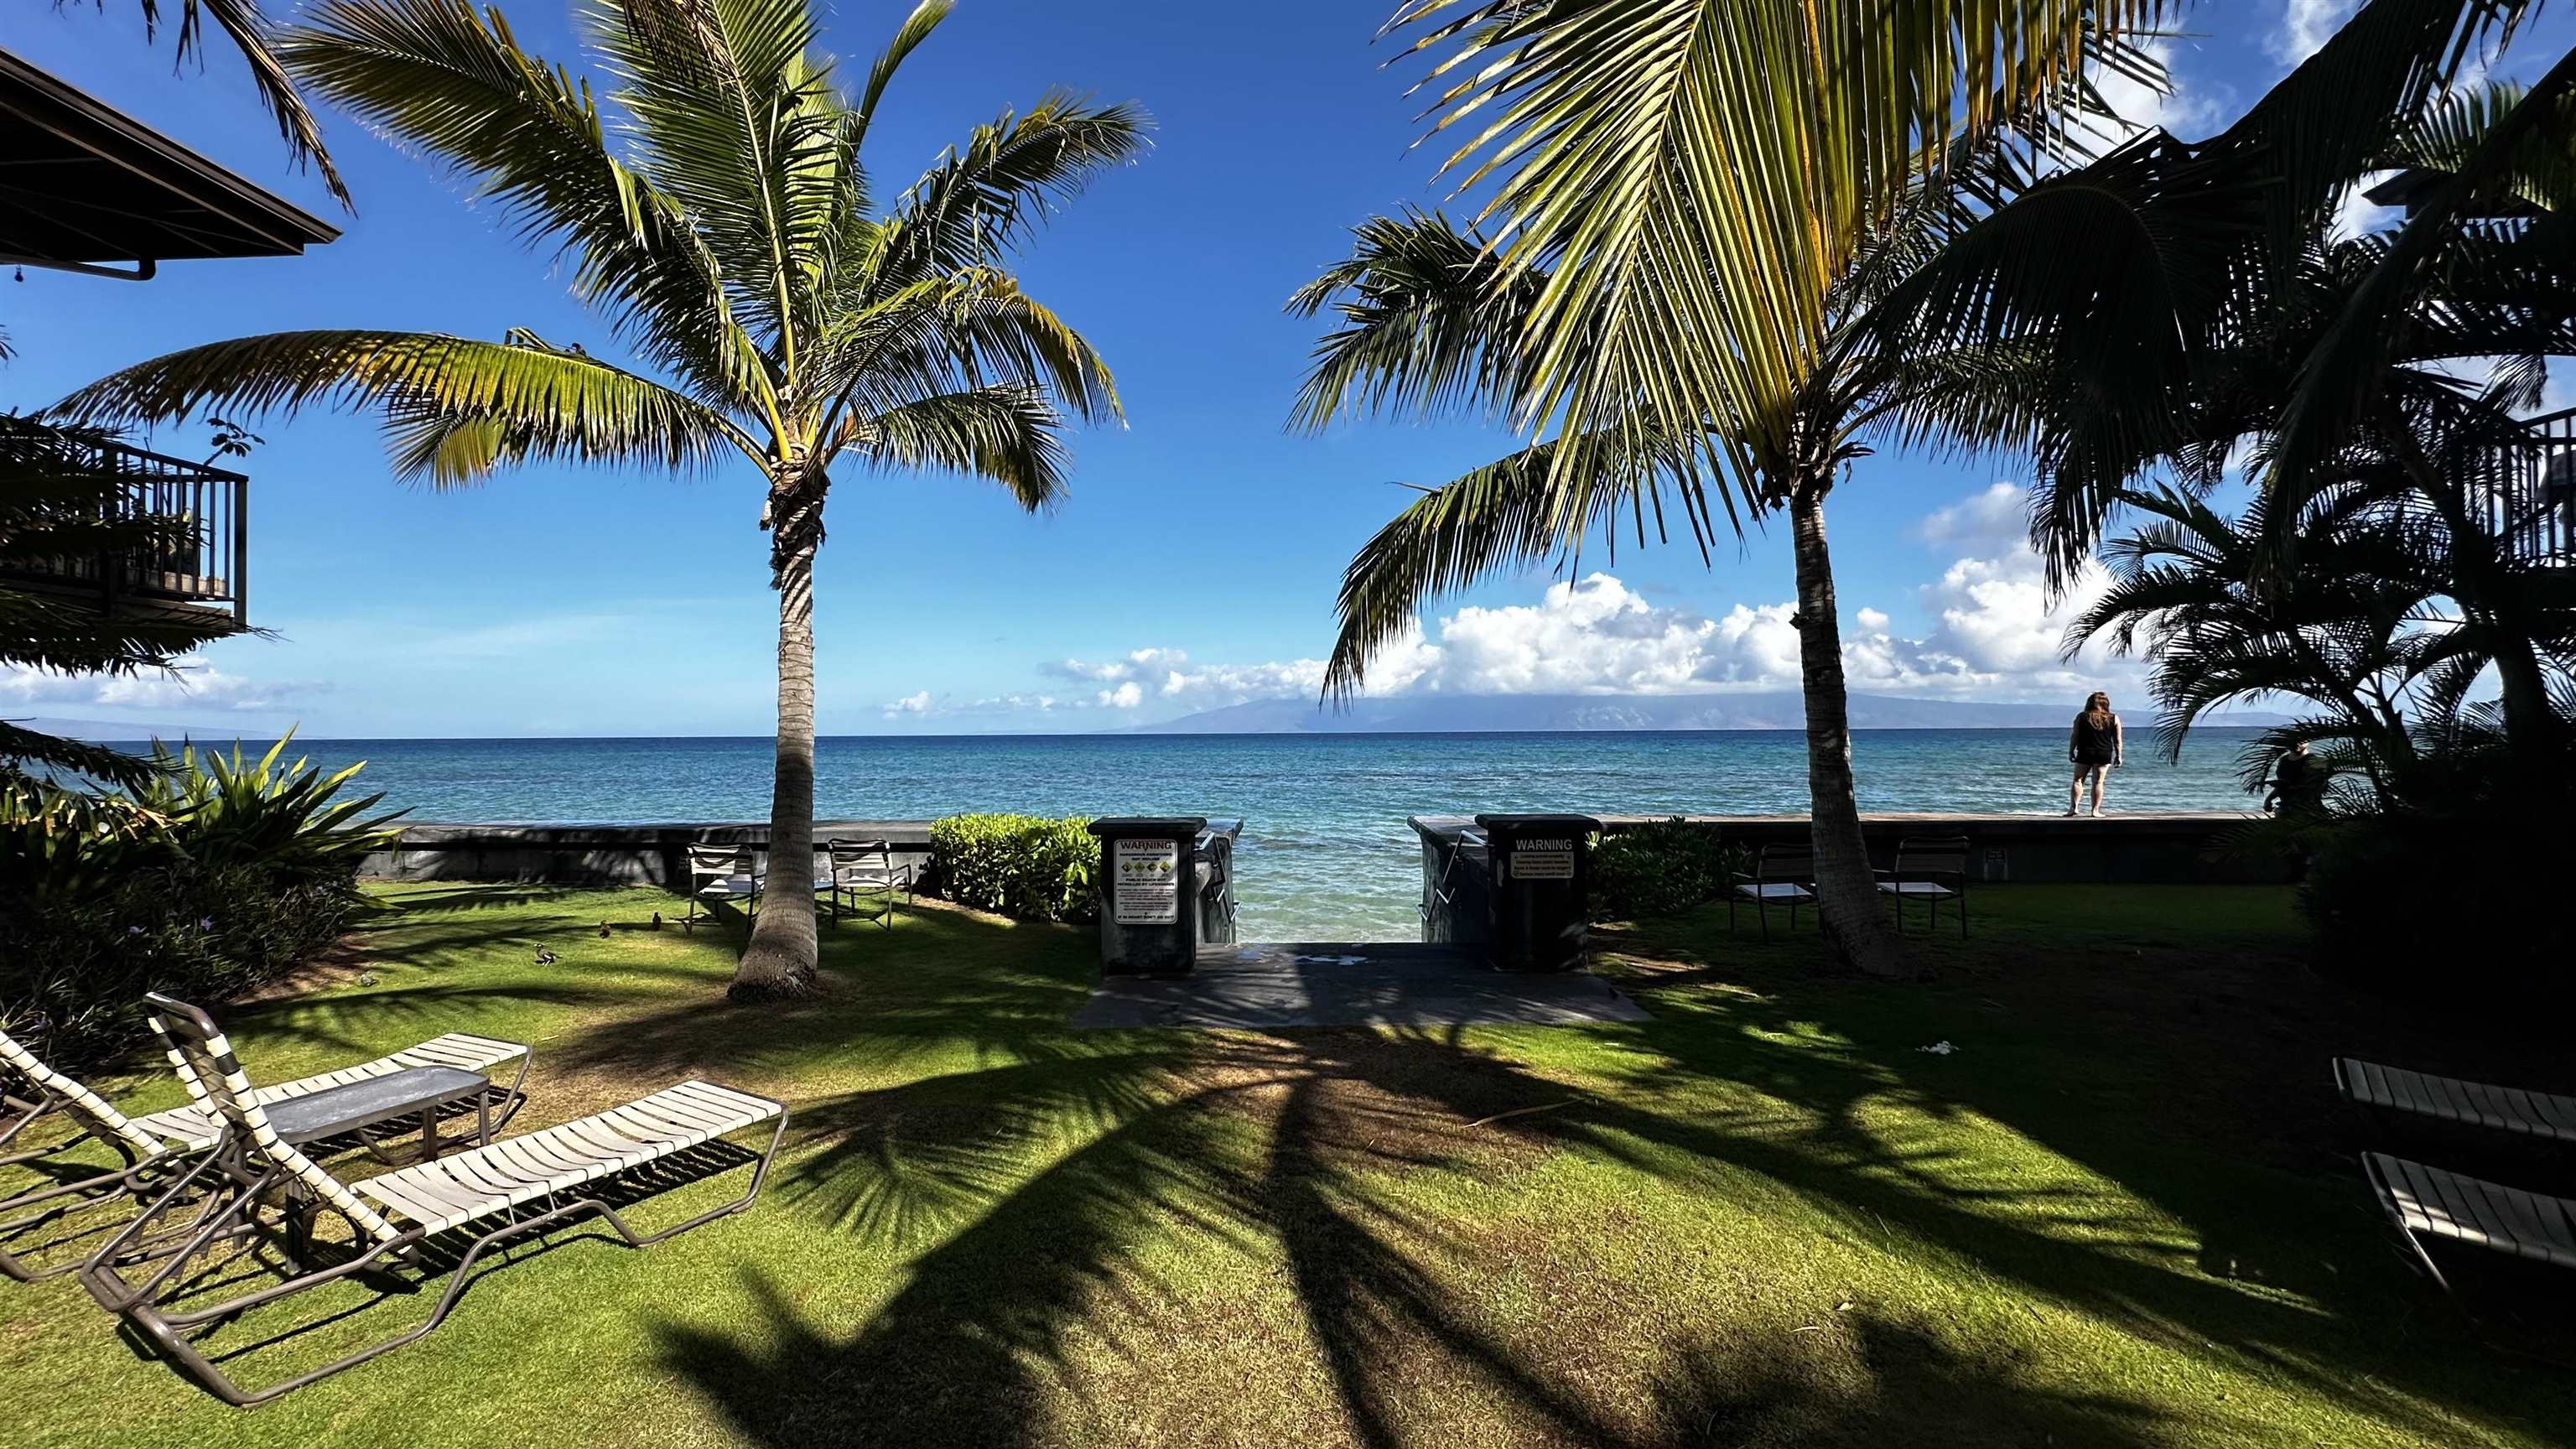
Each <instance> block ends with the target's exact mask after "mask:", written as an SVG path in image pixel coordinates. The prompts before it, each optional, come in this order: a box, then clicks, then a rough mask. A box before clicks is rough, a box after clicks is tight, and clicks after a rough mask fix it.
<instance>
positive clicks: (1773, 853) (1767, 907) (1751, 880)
mask: <svg viewBox="0 0 2576 1449" xmlns="http://www.w3.org/2000/svg"><path fill="white" fill-rule="evenodd" d="M1815 885H1816V852H1815V849H1814V847H1812V846H1810V845H1809V844H1808V843H1807V842H1805V841H1803V840H1801V841H1797V842H1795V843H1791V842H1788V841H1778V840H1775V841H1772V842H1770V843H1769V844H1767V845H1765V846H1763V847H1762V848H1761V849H1760V850H1759V851H1757V852H1755V853H1754V857H1753V873H1752V874H1751V875H1746V874H1745V873H1744V872H1742V871H1737V872H1736V873H1735V889H1733V890H1731V891H1729V892H1727V895H1726V929H1728V930H1730V931H1732V930H1734V929H1735V908H1736V907H1737V906H1740V905H1742V904H1744V903H1745V902H1747V901H1750V902H1752V903H1753V910H1754V914H1756V915H1758V916H1760V917H1761V919H1762V939H1763V940H1765V941H1768V940H1770V939H1771V907H1772V905H1773V904H1775V903H1779V904H1785V905H1787V906H1788V908H1789V929H1791V930H1793V931H1794V930H1796V929H1797V928H1798V908H1799V907H1800V906H1803V905H1807V904H1810V903H1812V902H1813V901H1814V900H1815V899H1816V892H1815Z"/></svg>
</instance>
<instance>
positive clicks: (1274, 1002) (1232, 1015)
mask: <svg viewBox="0 0 2576 1449" xmlns="http://www.w3.org/2000/svg"><path fill="white" fill-rule="evenodd" d="M1646 1019H1647V1016H1646V1012H1645V1009H1644V1008H1643V1007H1641V1006H1639V1005H1638V1004H1637V1003H1636V1002H1635V1001H1633V1000H1631V999H1629V997H1628V996H1627V995H1626V994H1625V993H1624V992H1621V991H1620V990H1619V989H1618V988H1616V987H1614V986H1612V985H1611V984H1610V983H1609V982H1607V981H1604V980H1602V979H1601V978H1600V977H1598V976H1594V975H1592V974H1591V973H1589V972H1584V971H1568V972H1560V973H1557V974H1553V975H1520V974H1514V973H1507V972H1501V971H1495V970H1493V969H1491V968H1489V967H1487V966H1486V965H1485V964H1484V962H1483V960H1482V959H1481V958H1480V957H1475V956H1470V955H1469V954H1467V953H1465V952H1463V951H1461V950H1459V949H1458V948H1456V947H1451V946H1426V945H1417V944H1414V943H1411V942H1399V941H1372V942H1367V943H1364V944H1359V945H1352V944H1347V943H1327V944H1312V943H1288V944H1278V945H1244V946H1210V947H1208V948H1206V949H1205V950H1203V951H1202V952H1201V953H1200V954H1199V962H1198V969H1197V970H1196V971H1194V972H1193V973H1191V974H1190V975H1189V976H1187V977H1182V978H1178V979H1171V980H1157V979H1151V978H1146V977H1138V976H1112V977H1109V978H1107V979H1106V980H1104V981H1102V982H1101V983H1100V985H1098V986H1097V987H1094V988H1093V989H1092V993H1091V999H1090V1000H1089V1001H1087V1002H1085V1003H1083V1005H1082V1007H1081V1008H1080V1009H1079V1010H1077V1011H1075V1012H1074V1014H1073V1025H1074V1026H1076V1027H1104V1028H1116V1027H1138V1026H1178V1027H1196V1028H1201V1029H1207V1030H1220V1029H1228V1028H1233V1029H1262V1028H1270V1027H1294V1026H1469V1025H1490V1024H1520V1025H1528V1026H1571V1025H1579V1024H1586V1023H1603V1022H1619V1021H1644V1020H1646Z"/></svg>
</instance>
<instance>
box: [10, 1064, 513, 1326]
mask: <svg viewBox="0 0 2576 1449" xmlns="http://www.w3.org/2000/svg"><path fill="white" fill-rule="evenodd" d="M513 1057H516V1058H517V1059H518V1063H519V1070H518V1074H517V1075H516V1076H514V1077H512V1078H511V1080H510V1085H508V1086H507V1087H501V1088H498V1089H497V1090H496V1091H494V1092H493V1093H492V1094H491V1096H490V1098H489V1100H488V1101H487V1102H486V1103H484V1104H482V1106H483V1109H484V1113H485V1115H486V1117H487V1118H489V1120H492V1121H494V1122H495V1123H499V1122H507V1121H508V1120H509V1119H510V1117H511V1115H512V1114H514V1113H515V1112H517V1110H518V1108H519V1106H520V1104H522V1103H524V1102H525V1101H526V1100H527V1099H526V1097H525V1095H524V1094H522V1093H521V1092H520V1090H519V1088H520V1085H521V1084H522V1083H523V1082H524V1081H525V1080H526V1079H527V1075H528V1048H527V1045H526V1044H525V1043H523V1042H514V1041H501V1040H498V1039H497V1038H493V1037H486V1036H475V1035H472V1034H471V1033H468V1032H449V1033H447V1034H446V1035H444V1036H438V1037H432V1038H431V1039H430V1040H428V1041H425V1042H421V1043H419V1044H417V1045H415V1046H408V1047H405V1048H403V1049H402V1050H401V1051H398V1052H395V1053H393V1054H392V1055H390V1056H383V1057H378V1058H376V1059H375V1060H374V1061H371V1062H361V1063H360V1064H358V1065H357V1066H354V1067H344V1068H342V1069H340V1070H338V1071H334V1072H324V1073H321V1074H319V1075H317V1076H310V1077H300V1078H298V1079H296V1080H294V1081H291V1082H283V1083H280V1084H278V1085H277V1086H274V1087H269V1088H265V1089H263V1090H262V1091H260V1092H259V1094H258V1100H259V1101H260V1103H261V1104H262V1105H268V1106H273V1105H277V1104H280V1103H284V1102H289V1101H293V1100H295V1099H297V1098H302V1097H310V1096H313V1095H315V1094H317V1093H321V1092H325V1091H329V1090H331V1089H334V1088H339V1087H346V1086H349V1085H351V1084H353V1083H357V1082H363V1081H371V1080H374V1079H377V1078H381V1077H387V1076H391V1075H392V1074H394V1073H396V1072H402V1071H408V1070H411V1069H413V1068H415V1067H450V1068H456V1069H459V1070H464V1071H472V1072H489V1071H490V1070H491V1069H492V1068H494V1067H496V1066H499V1065H501V1064H503V1063H505V1062H507V1061H509V1060H510V1059H511V1058H513ZM171 1064H172V1066H173V1067H176V1066H177V1065H178V1061H177V1058H176V1057H175V1056H173V1057H172V1059H171ZM0 1065H5V1066H6V1067H7V1068H8V1069H9V1070H10V1071H11V1072H12V1073H14V1074H15V1075H16V1076H17V1077H18V1078H19V1079H20V1080H21V1081H23V1082H24V1083H26V1090H27V1091H28V1092H29V1094H30V1099H21V1098H20V1097H18V1096H17V1095H15V1094H10V1095H9V1098H8V1100H9V1104H10V1105H9V1107H8V1108H7V1110H8V1111H9V1112H11V1113H12V1114H13V1115H12V1116H11V1119H10V1122H9V1125H8V1126H7V1127H6V1128H5V1129H0V1167H9V1166H20V1165H25V1166H30V1167H33V1166H38V1165H43V1166H48V1167H55V1166H59V1167H63V1168H69V1167H70V1166H71V1159H70V1158H69V1157H68V1156H67V1155H66V1154H68V1153H70V1152H72V1151H73V1150H75V1149H77V1148H78V1147H80V1146H81V1144H83V1143H85V1142H96V1143H99V1144H101V1145H103V1146H105V1147H107V1148H108V1149H109V1150H111V1151H113V1152H115V1153H116V1155H117V1158H118V1165H117V1166H116V1167H113V1168H108V1169H106V1170H104V1171H100V1172H96V1173H92V1174H89V1175H87V1176H83V1177H76V1178H69V1179H66V1180H60V1181H56V1182H53V1183H49V1184H46V1185H44V1186H40V1187H36V1188H31V1189H29V1190H27V1191H24V1192H21V1193H19V1194H17V1195H16V1196H13V1197H6V1198H0V1243H6V1242H8V1241H11V1240H12V1239H13V1238H14V1237H15V1236H16V1235H17V1234H19V1233H21V1232H24V1231H25V1230H26V1229H28V1228H31V1227H34V1226H37V1225H38V1224H39V1223H41V1222H42V1221H43V1220H44V1219H46V1218H47V1217H49V1216H51V1215H54V1214H56V1213H60V1212H65V1211H69V1210H71V1209H73V1208H76V1207H80V1206H84V1205H88V1204H92V1203H96V1202H100V1201H104V1200H105V1199H107V1198H109V1197H112V1196H115V1195H117V1194H119V1193H122V1194H125V1195H127V1196H131V1197H135V1198H137V1200H138V1204H139V1203H140V1201H141V1200H143V1197H144V1195H145V1194H148V1193H149V1192H151V1191H153V1190H154V1189H155V1185H156V1184H157V1183H159V1182H160V1181H162V1180H163V1179H165V1178H166V1177H167V1176H169V1175H170V1173H171V1172H172V1171H173V1170H175V1167H176V1166H177V1165H178V1164H181V1163H184V1162H187V1161H190V1160H193V1159H194V1158H195V1157H196V1156H197V1155H198V1154H200V1153H203V1152H204V1151H205V1150H206V1149H207V1148H210V1147H212V1146H213V1145H214V1144H215V1140H216V1139H217V1138H218V1137H219V1136H221V1135H222V1126H221V1124H220V1122H219V1121H218V1120H217V1118H216V1117H215V1114H214V1113H213V1112H212V1111H210V1110H208V1108H207V1107H206V1106H205V1104H204V1099H203V1098H202V1097H198V1098H196V1099H195V1100H192V1101H191V1102H190V1103H189V1104H188V1105H187V1106H184V1107H172V1108H170V1109H168V1110H167V1111H161V1112H153V1113H150V1114H147V1115H145V1116H141V1117H128V1116H126V1115H125V1113H123V1112H122V1111H119V1110H118V1109H117V1107H116V1106H115V1105H114V1104H113V1103H111V1102H109V1101H108V1100H107V1099H106V1098H104V1097H101V1096H100V1095H98V1094H97V1093H96V1092H93V1091H91V1090H90V1089H89V1088H88V1087H86V1086H83V1085H82V1084H81V1083H80V1082H79V1081H77V1080H75V1079H74V1078H72V1077H70V1076H68V1075H66V1074H64V1073H62V1072H58V1071H55V1070H54V1069H53V1068H52V1067H49V1066H47V1065H46V1064H45V1063H44V1062H43V1061H42V1060H41V1059H39V1058H38V1057H37V1056H36V1055H35V1053H33V1052H31V1051H29V1050H28V1049H27V1048H26V1046H25V1045H24V1044H22V1043H20V1042H18V1041H17V1040H15V1039H14V1038H12V1037H10V1036H9V1035H8V1034H7V1033H5V1032H0ZM182 1080H183V1081H184V1080H185V1077H184V1075H183V1077H182ZM192 1095H193V1094H192ZM493 1107H498V1108H499V1116H498V1117H491V1116H490V1112H491V1109H492V1108H493ZM56 1113H59V1114H61V1115H62V1116H64V1117H67V1118H69V1119H70V1120H71V1122H72V1124H73V1125H74V1126H75V1127H77V1128H78V1129H79V1130H78V1131H76V1132H74V1133H73V1134H72V1135H71V1136H69V1137H67V1138H64V1139H63V1140H62V1141H60V1142H56V1143H53V1144H50V1145H48V1146H46V1147H42V1148H38V1149H36V1150H33V1151H23V1152H7V1151H6V1150H5V1149H7V1148H8V1147H9V1146H10V1145H11V1144H12V1143H13V1142H14V1141H15V1140H16V1139H17V1138H18V1136H19V1135H20V1134H21V1133H23V1132H24V1131H26V1129H27V1128H29V1127H30V1126H32V1125H34V1124H35V1123H36V1122H37V1121H38V1120H40V1119H42V1118H44V1117H47V1116H51V1115H54V1114H56ZM355 1135H356V1137H357V1138H358V1140H359V1141H361V1142H362V1143H363V1145H365V1146H366V1147H367V1149H368V1150H369V1151H370V1152H372V1153H374V1154H375V1155H376V1156H378V1157H380V1158H381V1157H383V1156H384V1153H383V1151H382V1150H381V1147H380V1144H379V1143H378V1141H377V1140H376V1139H375V1138H374V1137H372V1136H369V1135H367V1134H366V1133H365V1132H364V1131H363V1129H362V1130H361V1131H359V1132H358V1133H357V1134H355ZM79 1266H80V1264H79V1263H77V1262H66V1263H62V1264H59V1265H56V1266H52V1267H48V1268H43V1269H37V1268H32V1267H30V1266H29V1265H28V1264H27V1263H26V1262H25V1261H24V1260H23V1259H22V1258H20V1257H18V1256H15V1255H13V1254H11V1253H10V1252H9V1251H8V1250H7V1249H6V1248H0V1277H8V1278H14V1279H16V1280H18V1281H20V1282H28V1281H32V1280H35V1279H40V1278H50V1277H54V1276H56V1275H57V1274H61V1273H67V1272H70V1271H72V1270H73V1269H75V1268H77V1267H79Z"/></svg>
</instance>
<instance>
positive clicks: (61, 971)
mask: <svg viewBox="0 0 2576 1449" xmlns="http://www.w3.org/2000/svg"><path fill="white" fill-rule="evenodd" d="M284 748H285V742H284V741H280V742H279V744H278V747H277V748H276V749H272V750H270V751H269V752H268V753H267V754H266V755H265V756H262V757H260V758H258V759H256V760H245V759H244V758H243V757H242V755H241V754H240V753H239V751H238V750H236V751H235V752H234V753H233V754H232V756H231V757H230V758H226V757H224V756H221V755H217V754H214V753H212V752H208V753H206V754H204V755H199V754H198V753H196V752H195V751H193V750H190V751H183V752H181V753H180V754H177V755H167V754H165V755H162V756H161V757H160V759H159V762H158V763H159V765H160V767H161V768H160V772H159V773H158V774H157V775H156V777H155V778H154V779H153V780H152V781H151V782H149V783H148V784H147V785H146V786H144V787H143V788H142V789H139V790H137V791H136V792H135V793H134V794H133V795H132V796H125V795H117V794H109V793H92V792H89V791H81V790H70V789H65V788H62V787H61V786H59V785H55V784H50V783H45V782H40V781H34V780H29V779H26V778H24V777H0V1029H5V1030H7V1031H8V1032H9V1033H10V1034H12V1035H13V1036H14V1035H20V1034H24V1035H25V1036H27V1037H31V1038H34V1041H33V1043H32V1044H33V1045H34V1046H35V1048H36V1050H37V1051H39V1052H40V1053H41V1054H43V1055H44V1056H45V1057H46V1058H47V1059H48V1060H50V1061H52V1062H53V1063H54V1065H56V1066H59V1067H62V1068H64V1069H66V1070H74V1071H78V1070H84V1069H87V1068H91V1067H96V1066H100V1065H105V1064H108V1063H111V1062H114V1061H115V1060H117V1059H118V1058H120V1057H122V1056H124V1055H126V1054H127V1053H129V1052H130V1051H132V1050H133V1049H135V1048H137V1047H139V1046H141V1045H143V1044H144V1043H145V1041H146V1040H147V1039H148V1037H149V1033H148V1031H147V1029H146V1028H145V1026H144V1022H143V1016H142V1012H141V1010H140V1008H139V1005H138V1003H139V1000H140V998H141V997H142V995H143V993H144V992H146V991H166V992H169V993H171V994H172V995H176V996H179V997H181V998H183V999H193V1000H197V1001H199V1002H202V1003H206V1004H215V1003H220V1002H223V1001H225V1000H228V999H230V998H231V997H233V996H235V995H238V994H239V993H241V992H243V991H245V990H248V989H250V988H252V987H255V986H258V985H261V984H263V983H265V982H269V981H273V980H275V979H277V978H278V977H281V976H283V975H286V974H287V973H289V972H291V971H294V970H295V969H296V968H298V967H300V966H303V965H305V964H306V963H307V962H310V961H311V960H313V959H314V957H316V956H317V955H319V954H321V953H322V952H323V951H324V950H326V949H328V948H329V947H330V946H331V945H332V944H333V943H334V942H336V941H338V940H339V938H340V937H341V936H342V935H343V934H344V933H345V932H346V931H347V930H348V929H349V926H350V924H351V923H352V921H353V920H354V919H355V917H356V916H357V915H358V914H359V913H360V912H361V911H363V910H365V909H366V907H367V901H366V898H365V897H364V896H363V895H361V894H360V893H359V891H358V888H357V879H356V877H357V867H358V862H359V860H360V858H361V857H363V856H364V855H365V854H366V853H367V852H368V851H369V850H372V849H374V848H376V847H377V846H378V845H379V844H380V843H382V842H383V841H384V840H385V839H386V838H387V837H388V836H389V835H390V834H391V833H392V832H391V831H390V830H388V829H386V826H387V824H388V823H389V821H390V820H391V818H392V817H390V816H386V817H379V818H376V819H371V820H360V819H358V818H357V817H359V816H360V815H362V814H364V813H365V812H366V811H367V810H368V809H369V808H370V807H371V806H373V805H374V804H375V802H376V798H377V797H374V796H368V797H365V798H362V799H348V800H344V799H340V798H338V795H339V790H340V787H341V786H342V785H344V784H346V783H347V782H348V781H349V779H350V778H351V777H352V776H353V775H355V774H356V773H357V771H356V769H355V767H352V768H351V769H348V770H343V771H340V772H339V773H337V774H331V775H325V774H323V773H322V772H321V771H320V770H318V769H315V768H313V767H312V766H311V765H309V764H308V763H307V762H305V761H303V760H296V761H294V762H293V763H291V764H286V763H282V762H281V760H280V754H281V752H282V751H283V750H284Z"/></svg>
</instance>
